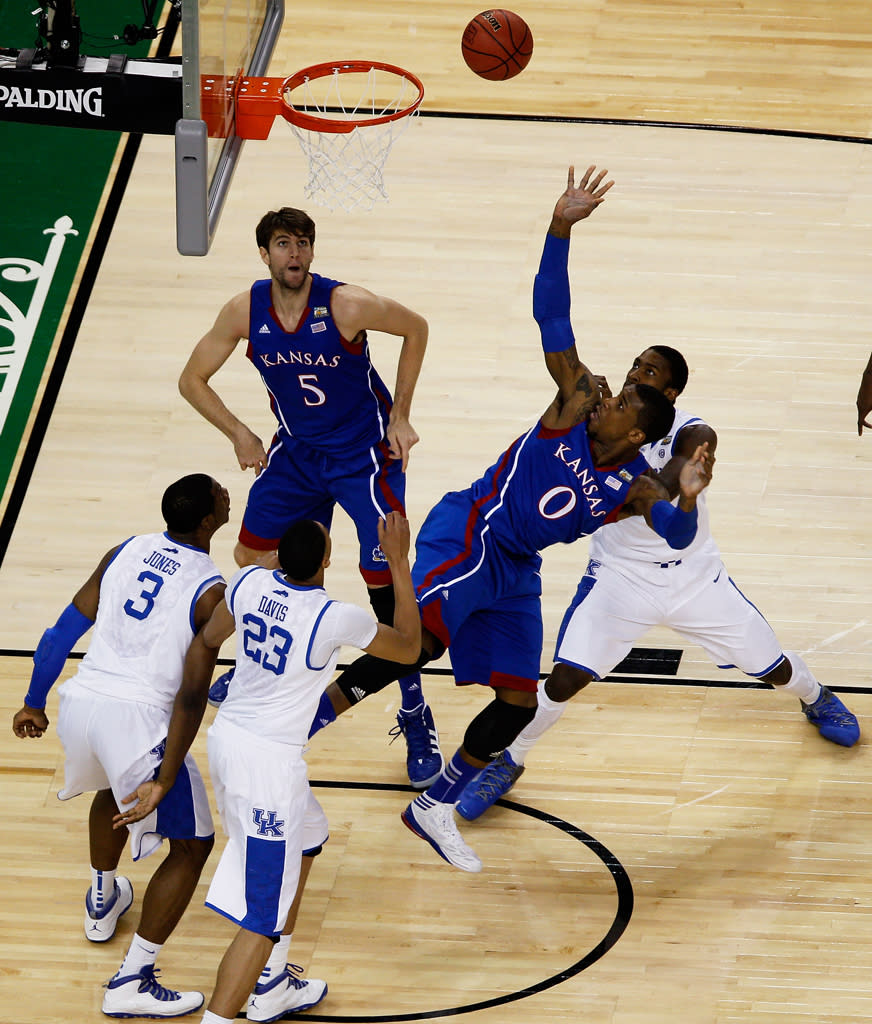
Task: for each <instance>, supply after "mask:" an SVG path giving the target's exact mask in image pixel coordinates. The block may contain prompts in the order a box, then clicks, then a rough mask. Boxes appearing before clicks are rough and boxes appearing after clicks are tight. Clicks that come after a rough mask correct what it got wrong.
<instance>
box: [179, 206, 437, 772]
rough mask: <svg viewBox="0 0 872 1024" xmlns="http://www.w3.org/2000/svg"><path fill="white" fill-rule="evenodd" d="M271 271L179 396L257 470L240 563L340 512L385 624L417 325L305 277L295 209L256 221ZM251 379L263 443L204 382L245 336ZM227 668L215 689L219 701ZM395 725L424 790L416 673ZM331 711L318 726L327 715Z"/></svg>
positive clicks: (224, 325) (304, 231)
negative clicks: (390, 534) (385, 365)
mask: <svg viewBox="0 0 872 1024" xmlns="http://www.w3.org/2000/svg"><path fill="white" fill-rule="evenodd" d="M255 236H256V239H257V245H258V250H259V252H260V257H261V260H262V261H263V263H264V265H265V266H266V267H267V269H268V270H269V277H268V278H265V279H264V280H261V281H256V282H255V283H254V284H253V285H252V286H251V288H250V289H247V290H246V291H244V292H240V293H239V294H238V295H236V296H234V297H233V298H232V299H230V301H229V302H227V303H226V304H225V305H224V307H223V308H222V309H221V311H220V313H219V314H218V317H217V319H216V320H215V323H214V324H213V326H212V328H211V329H210V330H209V331H208V332H207V333H206V334H205V335H204V337H203V338H202V339H201V340H200V341H199V343H198V344H197V346H196V347H195V349H194V351H193V352H192V353H191V357H190V359H189V360H188V363H187V365H186V366H185V368H184V370H183V371H182V374H181V377H180V379H179V388H180V390H181V392H182V394H183V395H184V396H185V398H186V399H187V400H188V401H189V402H190V403H191V404H192V405H193V406H194V408H195V409H196V410H197V411H198V412H199V413H200V414H201V415H202V416H204V417H205V418H206V419H207V420H209V422H210V423H212V424H214V425H215V426H216V427H218V429H219V430H221V431H222V433H224V434H225V435H226V436H227V437H228V438H229V439H230V440H231V441H232V442H233V447H234V449H235V452H236V457H237V459H238V461H239V465H240V468H242V469H249V468H253V469H254V471H255V474H256V476H255V480H254V482H253V483H252V485H251V488H250V490H249V494H248V503H247V505H246V508H245V515H244V517H243V521H242V526H241V528H240V531H239V542H238V543H237V545H236V549H235V552H234V556H235V558H236V562H237V564H238V565H240V566H242V565H250V564H252V563H254V562H256V561H258V560H259V559H261V557H262V556H263V554H264V553H265V552H269V551H274V550H275V548H276V546H277V544H278V540H279V537H281V535H282V534H283V533H284V531H285V530H286V529H287V527H288V526H289V525H290V524H291V523H294V522H297V521H298V520H300V519H315V520H317V521H318V522H319V523H323V525H324V526H326V527H327V529H328V530H329V529H330V525H331V521H332V517H333V512H334V510H335V508H336V506H337V505H339V506H340V507H341V508H342V509H343V510H344V511H345V512H346V513H347V514H348V516H349V517H350V518H351V520H352V522H353V523H354V525H355V528H356V530H357V536H358V544H359V559H360V561H359V566H360V573H361V576H362V577H363V580H364V582H365V583H366V586H367V588H368V595H369V600H370V603H371V604H372V607H373V611H374V612H375V615H376V618H377V619H378V620H379V622H387V623H390V622H392V621H393V590H392V589H391V586H390V583H391V574H390V568H389V566H388V565H387V562H386V560H385V557H384V553H383V552H382V550H381V548H380V546H379V542H378V534H377V532H376V523H377V522H378V521H379V520H380V519H382V518H384V516H386V515H387V514H388V513H389V512H391V511H395V512H400V513H402V514H405V490H406V467H407V465H408V461H409V453H410V451H411V449H412V447H413V446H414V445H415V444H416V443H417V441H418V435H417V433H416V432H415V431H414V429H413V428H412V425H411V423H410V422H409V415H410V412H411V405H412V396H413V394H414V391H415V384H416V382H417V379H418V374H419V373H420V370H421V366H422V363H423V359H424V352H425V349H426V346H427V335H428V326H427V321H426V320H425V319H424V318H423V317H422V316H420V315H419V314H418V313H415V312H414V311H413V310H411V309H408V308H406V307H405V306H403V305H401V304H400V303H399V302H396V301H395V300H394V299H390V298H387V297H385V296H382V295H375V294H374V293H372V292H370V291H368V290H367V289H366V288H361V287H358V286H357V285H353V284H347V283H345V282H343V281H336V280H333V279H331V278H327V277H322V276H321V275H320V274H316V273H313V272H312V271H311V269H310V268H311V265H312V261H313V259H314V255H315V223H314V221H313V220H312V218H311V217H309V216H308V214H306V213H305V212H304V211H303V210H297V209H294V208H292V207H282V208H281V209H280V210H271V211H270V212H269V213H267V214H265V215H264V216H263V217H262V218H261V220H260V222H259V223H258V225H257V229H256V231H255ZM367 331H379V332H383V333H385V334H390V335H394V336H395V337H399V338H401V339H402V348H401V350H400V355H399V359H398V362H397V377H396V386H395V389H394V394H393V397H392V396H391V393H390V391H389V389H388V388H387V387H386V385H385V384H384V382H383V381H382V380H381V378H380V377H379V375H378V373H377V372H376V369H375V366H374V365H373V363H372V359H371V357H370V349H369V340H368V337H367ZM243 338H244V339H247V344H246V349H245V351H246V355H247V357H248V358H249V359H250V360H251V364H252V366H253V367H254V368H255V369H256V370H257V372H258V373H259V374H260V377H261V380H262V381H263V384H264V387H265V388H266V391H267V394H268V395H269V401H270V407H271V409H272V411H273V412H274V414H275V417H276V422H277V429H276V433H275V436H274V437H273V439H272V441H271V442H270V444H269V446H268V449H265V448H264V445H263V443H262V441H261V439H260V438H259V437H257V436H256V435H255V434H254V433H253V432H252V431H251V430H250V429H249V428H248V427H247V426H246V425H245V424H244V423H242V422H241V421H240V420H239V419H238V418H237V417H236V416H234V415H233V413H232V412H231V411H230V410H229V409H228V408H227V406H225V404H224V402H223V401H222V400H221V398H220V397H219V396H218V394H217V392H216V391H215V390H214V389H213V388H212V386H211V384H210V379H211V378H212V377H213V375H214V374H215V373H216V372H217V371H218V370H219V369H220V368H221V367H222V366H223V365H224V363H225V362H226V361H227V360H228V359H229V358H230V356H231V354H232V353H233V352H234V350H235V349H236V348H237V346H238V344H239V342H240V341H241V340H242V339H243ZM231 678H232V670H231V671H230V672H225V673H224V674H223V675H221V676H220V677H219V678H218V679H216V680H215V683H214V684H213V685H212V687H211V689H210V692H209V702H210V703H211V704H213V705H215V706H216V707H217V706H218V705H219V704H220V703H221V702H222V701H223V700H224V699H225V697H226V695H227V692H228V689H229V686H230V682H231ZM399 685H400V694H401V701H402V703H401V706H400V711H399V714H398V715H397V730H398V731H399V732H401V733H402V734H403V736H404V737H405V740H406V748H407V756H406V764H407V769H408V773H409V781H410V782H411V783H412V786H413V787H414V788H415V789H425V788H426V787H427V786H428V785H429V784H430V783H431V782H432V781H433V779H434V778H436V777H437V776H438V775H439V772H440V771H441V769H442V755H441V753H440V751H439V743H438V737H437V734H436V728H435V726H434V723H433V716H432V713H431V711H430V708H429V707H428V706H427V704H426V703H425V702H424V697H423V691H422V688H421V677H420V674H419V673H417V672H416V673H413V674H412V675H410V676H404V677H403V678H402V679H400V680H399ZM331 713H332V712H331V709H330V707H329V705H327V704H325V705H324V706H323V707H322V708H321V709H320V711H319V718H320V719H323V718H325V717H327V718H329V717H330V715H331Z"/></svg>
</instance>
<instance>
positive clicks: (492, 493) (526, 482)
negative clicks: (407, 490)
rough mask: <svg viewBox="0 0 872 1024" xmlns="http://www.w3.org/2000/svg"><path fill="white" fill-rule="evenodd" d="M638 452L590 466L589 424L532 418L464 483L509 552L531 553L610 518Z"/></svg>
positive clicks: (640, 464)
mask: <svg viewBox="0 0 872 1024" xmlns="http://www.w3.org/2000/svg"><path fill="white" fill-rule="evenodd" d="M647 468H648V463H647V462H646V461H645V458H644V456H642V455H638V456H636V458H634V459H633V460H632V461H631V462H628V463H624V464H623V465H620V466H606V467H600V468H596V467H595V466H594V463H593V453H592V452H591V450H590V440H589V438H588V436H587V423H579V424H577V425H576V426H574V427H570V428H569V429H567V430H549V429H548V428H546V427H543V426H542V424H541V422H539V423H537V424H536V425H535V426H534V427H533V428H532V429H531V430H530V431H528V432H527V433H526V434H524V435H523V436H521V437H519V438H518V440H517V441H515V442H514V444H513V445H512V446H511V447H510V448H509V449H508V450H507V451H505V452H503V454H502V455H501V456H500V458H499V460H498V461H497V462H496V463H495V464H494V465H493V466H491V467H490V469H488V470H487V472H486V473H485V474H484V475H483V476H482V477H481V479H480V480H477V481H476V482H475V483H474V484H473V485H472V486H471V488H470V493H471V495H472V498H473V501H474V503H475V506H476V508H477V510H478V514H479V516H480V517H481V518H483V519H485V520H486V521H487V523H488V527H489V531H490V533H491V535H492V536H493V537H494V538H495V539H496V540H497V541H498V543H499V544H500V546H501V547H502V548H504V549H506V550H508V551H515V552H517V553H519V554H529V553H531V552H534V551H542V550H543V549H544V548H547V547H549V546H550V545H552V544H558V543H563V544H569V543H571V542H572V541H574V540H577V539H578V538H579V537H584V536H586V535H588V534H591V533H593V532H594V531H595V530H597V529H598V528H599V527H600V526H602V525H603V524H604V523H607V522H611V521H613V520H614V518H615V515H616V513H617V510H618V509H619V508H620V507H621V505H623V503H624V501H625V500H626V496H627V491H628V490H629V488H630V485H631V483H632V482H633V480H635V478H636V477H637V476H639V475H640V474H641V473H643V472H644V471H645V470H646V469H647Z"/></svg>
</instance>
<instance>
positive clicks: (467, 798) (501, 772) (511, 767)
mask: <svg viewBox="0 0 872 1024" xmlns="http://www.w3.org/2000/svg"><path fill="white" fill-rule="evenodd" d="M523 774H524V766H523V765H522V764H515V762H514V761H513V760H512V755H511V754H510V753H509V752H508V750H504V751H503V752H502V753H501V754H498V755H497V756H496V757H495V758H494V760H493V761H491V763H490V764H489V765H487V767H485V768H482V770H481V771H480V772H479V773H478V775H476V777H475V778H474V779H473V780H472V781H471V782H469V783H467V785H466V788H465V789H464V790H463V792H462V793H461V794H460V799H459V800H458V801H457V803H456V804H455V807H456V809H457V813H458V814H459V815H460V817H461V818H466V820H467V821H475V819H476V818H480V817H481V816H482V815H483V814H484V812H485V811H486V810H487V809H488V807H493V805H494V804H495V803H496V802H497V800H499V798H500V797H501V796H505V795H506V793H508V791H509V790H510V789H511V788H512V786H514V784H515V783H516V782H517V781H518V779H520V777H521V776H522V775H523Z"/></svg>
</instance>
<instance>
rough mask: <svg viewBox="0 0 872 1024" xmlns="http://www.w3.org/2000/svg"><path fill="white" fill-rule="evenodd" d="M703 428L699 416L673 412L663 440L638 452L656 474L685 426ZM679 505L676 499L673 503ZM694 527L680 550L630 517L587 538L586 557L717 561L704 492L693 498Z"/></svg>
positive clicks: (642, 522)
mask: <svg viewBox="0 0 872 1024" xmlns="http://www.w3.org/2000/svg"><path fill="white" fill-rule="evenodd" d="M696 426H706V424H705V423H704V421H703V420H701V419H700V418H699V417H698V416H691V415H690V413H686V412H682V411H681V410H680V409H676V410H675V419H674V420H673V421H672V429H671V430H670V432H669V433H668V434H667V435H666V437H664V438H663V439H662V440H660V441H657V442H656V443H654V444H646V445H644V446H643V447H642V449H641V452H642V454H643V455H644V456H645V458H646V459H647V460H648V464H649V465H650V466H651V468H652V469H655V470H657V472H659V471H660V470H661V469H663V467H664V466H665V465H666V463H667V462H669V460H670V459H671V458H672V456H673V453H674V450H675V442H676V441H677V439H678V435H679V433H680V432H681V430H682V429H683V428H684V427H696ZM672 504H673V505H677V504H678V498H677V497H676V498H675V500H674V501H673V502H672ZM696 505H697V527H696V536H695V537H694V538H693V540H692V541H691V542H690V544H689V546H688V547H686V548H682V549H681V550H680V551H678V550H676V549H675V548H672V547H670V546H669V545H668V544H667V543H666V541H665V540H663V538H662V537H660V536H658V535H657V534H656V533H655V532H654V531H653V530H652V529H651V528H650V526H648V524H647V523H646V522H645V520H644V518H643V517H642V516H630V517H629V518H627V519H621V520H620V521H619V522H617V523H608V524H607V525H605V526H603V527H602V528H601V529H600V530H598V531H597V532H596V533H595V534H594V535H593V536H592V537H591V539H590V548H589V555H590V557H591V558H592V559H594V560H596V561H598V562H613V561H615V560H616V559H619V560H621V561H629V562H661V563H665V562H675V561H677V560H679V559H681V560H682V561H684V560H686V559H687V558H689V557H690V556H691V555H695V554H698V553H703V554H706V555H715V556H716V557H718V558H720V554H719V552H718V549H717V545H716V544H715V542H714V540H713V538H712V535H711V529H710V527H709V514H708V509H707V508H706V503H705V491H703V492H702V494H700V495H699V497H698V498H697V499H696Z"/></svg>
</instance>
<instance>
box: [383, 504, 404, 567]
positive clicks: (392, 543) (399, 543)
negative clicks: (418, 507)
mask: <svg viewBox="0 0 872 1024" xmlns="http://www.w3.org/2000/svg"><path fill="white" fill-rule="evenodd" d="M378 541H379V544H380V545H381V549H382V551H383V552H384V555H385V558H386V559H387V560H388V564H389V565H390V564H391V563H396V562H401V561H402V560H403V559H404V558H408V557H409V547H410V546H411V531H410V530H409V520H408V519H406V517H405V516H404V515H402V514H401V513H399V512H389V513H388V515H387V518H386V519H379V521H378Z"/></svg>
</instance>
